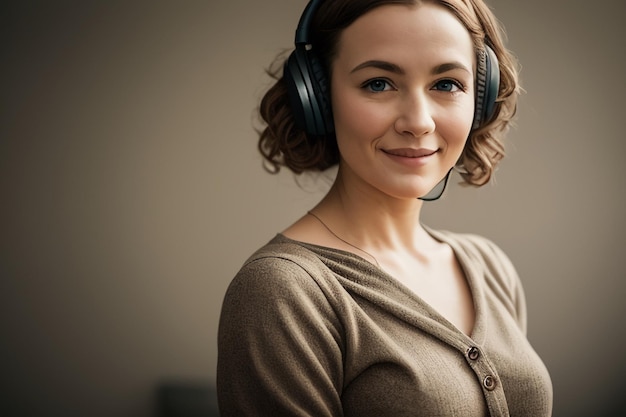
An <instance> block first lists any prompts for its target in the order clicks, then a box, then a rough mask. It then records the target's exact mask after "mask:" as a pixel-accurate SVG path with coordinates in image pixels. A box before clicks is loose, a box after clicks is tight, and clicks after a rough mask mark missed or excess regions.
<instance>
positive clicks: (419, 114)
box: [394, 92, 435, 137]
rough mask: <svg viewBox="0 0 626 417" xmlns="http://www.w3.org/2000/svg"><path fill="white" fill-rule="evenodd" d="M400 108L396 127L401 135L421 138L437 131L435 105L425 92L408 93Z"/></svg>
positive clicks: (400, 103) (401, 101) (399, 105)
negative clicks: (434, 113)
mask: <svg viewBox="0 0 626 417" xmlns="http://www.w3.org/2000/svg"><path fill="white" fill-rule="evenodd" d="M398 107H399V108H398V116H397V118H396V121H395V124H394V127H395V129H396V131H397V132H398V133H400V134H401V135H403V136H404V135H411V136H414V137H420V136H423V135H425V134H428V133H432V132H433V131H434V130H435V120H434V119H433V112H432V110H433V105H432V103H429V100H428V97H427V95H426V94H425V93H424V92H412V93H410V94H409V93H407V94H406V95H405V96H404V97H403V98H402V100H400V102H399V104H398Z"/></svg>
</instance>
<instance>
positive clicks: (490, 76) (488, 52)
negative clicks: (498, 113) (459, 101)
mask: <svg viewBox="0 0 626 417" xmlns="http://www.w3.org/2000/svg"><path fill="white" fill-rule="evenodd" d="M477 64H478V65H477V69H476V104H475V109H474V122H473V124H472V130H475V129H478V128H479V127H480V126H481V125H482V124H484V123H486V122H488V121H489V120H490V119H491V118H492V117H493V115H494V113H495V110H496V99H497V98H498V90H499V89H500V66H499V64H498V57H497V56H496V54H495V52H494V51H493V49H491V48H490V47H489V46H487V45H485V49H484V50H481V51H480V52H479V53H478V55H477Z"/></svg>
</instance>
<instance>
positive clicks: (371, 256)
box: [307, 211, 380, 268]
mask: <svg viewBox="0 0 626 417" xmlns="http://www.w3.org/2000/svg"><path fill="white" fill-rule="evenodd" d="M307 213H308V214H310V215H311V216H313V217H315V218H316V219H317V221H318V222H320V223H321V224H322V226H324V227H325V228H326V230H328V231H329V232H330V234H331V235H333V236H335V237H336V238H337V239H339V240H341V241H342V242H343V243H345V244H346V245H348V246H352V247H353V248H354V249H356V250H358V251H361V252H363V253H364V254H366V255H367V256H369V257H370V258H372V259H373V260H374V263H375V264H376V266H377V267H379V268H380V264H379V263H378V260H377V259H376V257H375V256H374V255H372V254H371V253H369V252H368V251H366V250H364V249H361V248H359V247H358V246H356V245H353V244H352V243H350V242H348V241H347V240H345V239H342V238H340V237H339V236H337V234H336V233H335V232H333V231H332V229H331V228H330V227H328V225H327V224H326V223H324V222H323V221H322V219H320V218H319V217H318V216H317V215H316V214H315V213H313V212H312V211H307Z"/></svg>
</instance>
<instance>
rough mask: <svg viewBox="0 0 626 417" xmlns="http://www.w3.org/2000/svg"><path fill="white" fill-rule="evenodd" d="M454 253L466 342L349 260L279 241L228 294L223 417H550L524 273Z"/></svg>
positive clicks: (400, 289) (485, 251) (465, 239)
mask: <svg viewBox="0 0 626 417" xmlns="http://www.w3.org/2000/svg"><path fill="white" fill-rule="evenodd" d="M429 233H431V235H432V236H433V237H435V238H436V239H437V240H439V241H441V242H444V243H447V244H449V245H450V246H451V247H452V249H453V250H454V253H455V254H456V257H457V259H458V261H459V263H460V265H461V267H462V269H463V271H464V273H465V276H466V277H467V280H468V283H469V286H470V290H471V292H472V297H473V302H474V307H475V310H476V322H475V326H474V329H473V331H472V333H471V337H469V336H467V335H465V334H464V333H462V332H461V331H459V330H458V329H457V328H456V327H455V326H454V325H452V324H451V323H450V322H449V321H447V320H446V319H445V318H444V317H443V316H441V315H440V314H438V312H437V311H436V310H434V309H433V308H432V307H430V305H428V304H427V303H425V302H424V301H423V300H421V299H420V298H419V297H418V296H416V295H415V294H414V293H413V292H412V291H410V290H409V289H407V288H406V287H404V286H403V285H402V284H401V283H399V282H398V281H397V280H395V279H394V278H392V277H391V276H389V275H388V274H386V273H385V272H384V271H383V270H381V269H379V268H377V267H376V266H374V265H372V264H371V263H369V262H367V261H365V260H364V259H362V258H360V257H358V256H357V255H354V254H352V253H348V252H344V251H340V250H337V249H331V248H325V247H321V246H315V245H310V244H305V243H301V242H296V241H294V240H291V239H288V238H287V237H285V236H283V235H278V236H276V237H275V238H274V239H273V240H272V241H271V242H269V243H268V244H267V245H266V246H264V247H263V248H261V249H260V250H259V251H258V252H257V253H255V254H254V255H253V256H252V257H251V258H250V259H248V261H246V263H245V264H244V266H243V267H242V269H241V270H240V272H239V273H238V274H237V276H236V277H235V278H234V280H233V281H232V283H231V285H230V287H229V288H228V291H227V293H226V296H225V299H224V304H223V307H222V314H221V317H220V327H219V336H218V366H217V389H218V398H219V406H220V412H221V415H222V417H227V416H311V417H323V416H360V417H368V416H372V417H381V416H393V417H402V416H446V417H447V416H462V417H473V416H480V417H483V416H492V417H496V416H497V417H503V416H514V417H524V416H528V417H547V416H550V415H551V410H552V385H551V382H550V377H549V375H548V372H547V370H546V368H545V366H544V365H543V363H542V362H541V360H540V359H539V357H538V356H537V354H536V353H535V351H534V350H533V348H532V347H531V346H530V344H529V342H528V340H527V339H526V305H525V300H524V294H523V290H522V287H521V284H520V281H519V279H518V276H517V273H516V271H515V269H514V268H513V266H512V265H511V263H510V261H509V259H508V258H507V257H506V256H505V255H504V254H503V253H502V251H501V250H500V249H499V248H498V247H497V246H495V245H494V244H493V243H492V242H490V241H488V240H486V239H484V238H481V237H477V236H473V235H460V234H453V233H449V232H435V231H432V230H429Z"/></svg>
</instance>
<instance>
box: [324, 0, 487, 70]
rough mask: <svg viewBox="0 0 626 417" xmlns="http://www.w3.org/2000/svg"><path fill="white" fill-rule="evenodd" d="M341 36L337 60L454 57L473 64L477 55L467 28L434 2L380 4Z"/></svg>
mask: <svg viewBox="0 0 626 417" xmlns="http://www.w3.org/2000/svg"><path fill="white" fill-rule="evenodd" d="M338 40H339V42H338V45H337V56H336V59H337V60H346V59H347V60H357V61H358V60H360V59H374V58H376V59H392V60H396V59H397V60H408V61H410V58H413V59H414V60H417V61H419V60H422V61H423V60H447V59H454V60H456V61H461V62H465V63H467V64H468V67H472V66H473V62H474V58H475V53H474V47H473V42H472V38H471V36H470V34H469V32H468V30H467V29H466V28H465V26H464V25H463V24H462V23H461V22H460V21H459V20H458V19H457V17H456V16H455V15H454V14H452V12H450V11H449V10H448V9H446V8H445V7H443V6H440V5H437V4H434V3H422V4H418V5H404V4H402V5H400V4H388V5H383V6H380V7H377V8H375V9H372V10H370V11H369V12H367V13H365V14H364V15H362V16H361V17H359V18H358V19H357V20H355V21H354V22H353V23H352V24H351V25H350V26H348V27H347V28H346V29H344V30H343V32H342V33H341V35H340V36H339V39H338ZM408 61H407V63H408Z"/></svg>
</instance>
